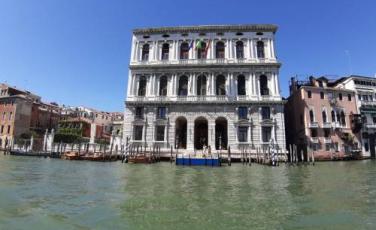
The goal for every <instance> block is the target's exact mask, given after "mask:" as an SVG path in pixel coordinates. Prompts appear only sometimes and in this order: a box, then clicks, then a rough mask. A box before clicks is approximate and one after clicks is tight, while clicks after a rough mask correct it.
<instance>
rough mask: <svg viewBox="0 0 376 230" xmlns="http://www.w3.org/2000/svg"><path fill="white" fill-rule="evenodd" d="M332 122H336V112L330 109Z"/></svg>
mask: <svg viewBox="0 0 376 230" xmlns="http://www.w3.org/2000/svg"><path fill="white" fill-rule="evenodd" d="M332 122H336V112H334V110H332Z"/></svg>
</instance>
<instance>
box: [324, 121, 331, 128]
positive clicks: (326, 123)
mask: <svg viewBox="0 0 376 230" xmlns="http://www.w3.org/2000/svg"><path fill="white" fill-rule="evenodd" d="M322 127H323V128H324V129H330V128H332V123H331V122H323V124H322Z"/></svg>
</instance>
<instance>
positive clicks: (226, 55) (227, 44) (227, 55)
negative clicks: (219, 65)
mask: <svg viewBox="0 0 376 230" xmlns="http://www.w3.org/2000/svg"><path fill="white" fill-rule="evenodd" d="M225 57H226V59H229V58H230V41H229V40H227V41H226V48H225Z"/></svg>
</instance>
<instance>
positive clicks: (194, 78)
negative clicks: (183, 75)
mask: <svg viewBox="0 0 376 230" xmlns="http://www.w3.org/2000/svg"><path fill="white" fill-rule="evenodd" d="M192 95H195V96H197V75H196V73H193V94H192Z"/></svg>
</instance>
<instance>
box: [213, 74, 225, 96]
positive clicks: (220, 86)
mask: <svg viewBox="0 0 376 230" xmlns="http://www.w3.org/2000/svg"><path fill="white" fill-rule="evenodd" d="M215 84H216V94H217V95H226V78H225V76H223V75H218V76H217V78H216V83H215Z"/></svg>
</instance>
